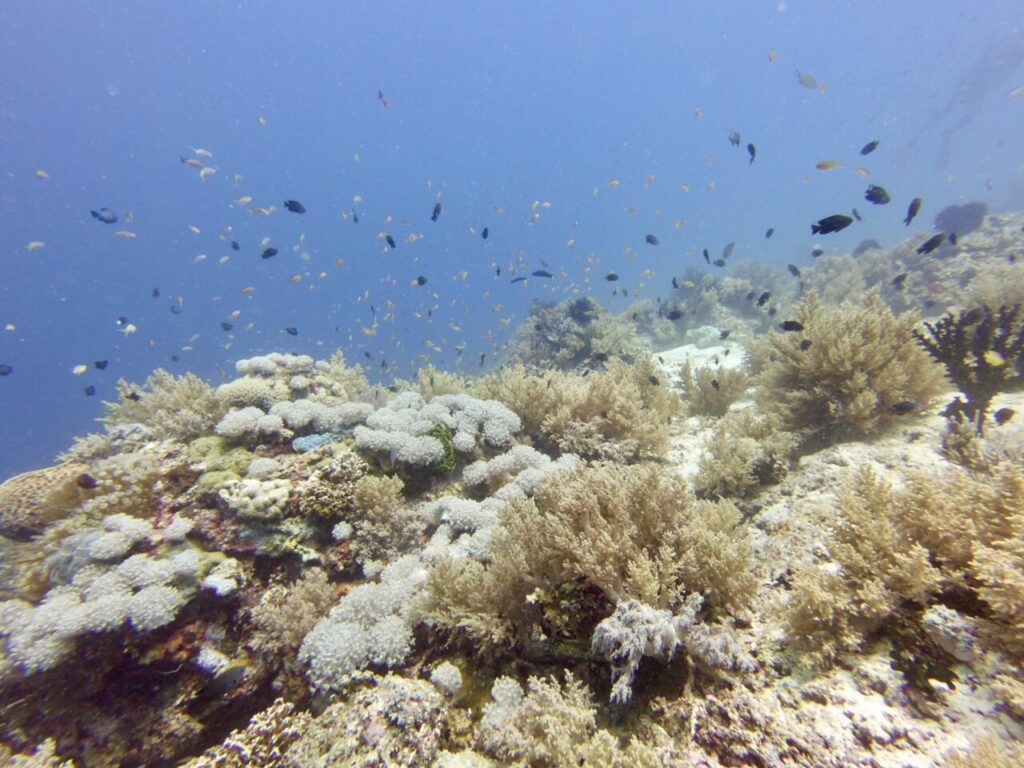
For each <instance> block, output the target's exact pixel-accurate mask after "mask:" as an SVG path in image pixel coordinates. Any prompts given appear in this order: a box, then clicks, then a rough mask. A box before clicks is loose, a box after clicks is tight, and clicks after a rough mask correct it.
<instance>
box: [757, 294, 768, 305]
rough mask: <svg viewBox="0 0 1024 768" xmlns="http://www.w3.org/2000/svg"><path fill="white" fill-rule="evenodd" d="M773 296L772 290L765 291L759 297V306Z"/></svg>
mask: <svg viewBox="0 0 1024 768" xmlns="http://www.w3.org/2000/svg"><path fill="white" fill-rule="evenodd" d="M771 297H772V294H771V291H765V292H764V293H762V294H761V295H760V296H758V297H757V306H759V307H763V306H764V305H765V304H767V303H768V299H770V298H771Z"/></svg>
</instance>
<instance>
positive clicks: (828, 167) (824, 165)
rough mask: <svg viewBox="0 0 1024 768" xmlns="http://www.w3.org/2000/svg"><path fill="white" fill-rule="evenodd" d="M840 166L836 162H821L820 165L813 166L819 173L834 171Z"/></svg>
mask: <svg viewBox="0 0 1024 768" xmlns="http://www.w3.org/2000/svg"><path fill="white" fill-rule="evenodd" d="M841 165H842V164H841V163H840V162H839V161H838V160H822V161H821V162H820V163H816V164H815V166H814V167H815V168H817V169H818V170H819V171H826V172H827V171H834V170H835V169H836V168H839V167H840V166H841Z"/></svg>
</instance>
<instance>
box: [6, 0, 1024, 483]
mask: <svg viewBox="0 0 1024 768" xmlns="http://www.w3.org/2000/svg"><path fill="white" fill-rule="evenodd" d="M1020 17H1021V14H1020V7H1019V6H1018V4H1017V3H1015V2H1012V1H1006V2H991V3H986V4H985V5H984V7H982V6H978V5H977V4H975V3H956V2H939V3H905V4H899V5H898V6H893V5H892V4H889V3H882V2H864V3H839V2H836V3H810V2H780V3H738V4H725V5H722V4H715V3H650V4H646V3H645V4H641V5H639V6H631V7H629V8H626V7H623V6H618V5H614V4H605V3H545V4H543V5H534V6H518V5H510V4H504V3H481V4H462V5H458V6H451V7H445V8H441V9H439V8H435V7H428V6H423V5H422V4H419V3H400V2H399V3H388V4H374V3H344V4H335V3H301V4H297V5H294V6H283V5H281V4H275V3H263V2H243V3H237V4H235V3H215V4H209V3H202V2H189V1H186V2H179V3H173V4H169V5H168V4H157V5H152V4H132V3H119V2H87V3H71V4H62V3H38V4H27V3H18V2H10V3H2V4H0V21H2V24H0V63H2V68H3V72H4V73H5V75H4V79H5V85H4V88H3V90H2V93H0V162H2V165H3V169H4V173H3V175H2V177H0V216H2V220H3V222H4V225H3V228H2V238H3V252H4V256H3V265H4V266H3V272H2V276H0V321H2V323H3V324H4V325H7V326H9V327H10V326H13V330H7V331H5V332H3V333H2V334H0V363H2V364H5V365H9V366H11V368H12V369H13V372H12V373H11V374H10V375H8V376H5V377H3V378H0V413H2V420H3V421H2V423H3V427H4V430H3V431H4V435H5V439H4V440H3V441H0V477H7V476H9V475H12V474H15V473H17V472H19V471H24V470H27V469H30V468H33V467H36V466H40V465H42V464H45V463H47V462H49V461H50V460H51V459H52V458H53V457H54V455H55V454H56V453H57V452H58V451H60V450H62V449H63V448H65V447H66V446H67V442H68V439H69V437H70V436H71V435H75V434H81V433H84V432H86V431H89V429H90V428H91V424H92V420H93V419H95V418H96V417H98V416H99V415H100V414H101V412H102V408H101V401H103V400H112V399H113V398H114V384H115V382H116V381H117V379H118V378H121V377H123V378H125V379H127V380H129V381H142V380H144V379H145V377H146V376H147V375H148V374H149V372H150V371H152V370H153V369H154V368H157V367H164V368H166V369H168V370H170V371H171V372H172V373H175V374H180V373H183V372H185V371H193V372H195V373H196V374H198V375H200V376H201V377H203V378H206V379H209V380H211V381H213V382H217V381H220V380H222V379H223V378H224V375H225V374H224V372H225V371H230V370H231V365H232V363H233V361H234V360H235V359H238V358H240V357H244V356H248V355H252V354H257V353H264V352H268V351H273V350H277V351H290V352H296V353H309V354H314V355H315V356H325V355H322V354H318V353H323V352H325V351H329V350H333V349H334V348H337V347H341V348H343V350H344V353H345V355H346V357H347V359H348V360H350V361H352V362H359V363H363V364H364V365H365V367H366V369H367V371H368V375H369V376H370V378H371V381H373V382H377V381H380V382H382V383H387V382H389V381H390V380H391V377H392V376H393V375H396V374H397V375H400V376H403V377H410V376H413V375H414V374H415V371H416V370H417V369H418V368H419V367H421V366H422V365H423V364H425V363H426V362H430V363H432V364H434V365H436V366H438V367H440V368H443V369H450V370H464V371H468V372H477V371H479V370H480V369H481V367H482V368H483V369H485V370H486V369H489V368H490V367H491V366H493V365H495V364H497V362H498V361H499V360H500V357H501V350H502V344H503V343H504V342H505V341H506V340H507V339H508V337H509V334H510V332H511V330H512V329H514V328H515V326H517V325H518V324H519V323H521V322H523V321H524V319H525V318H526V315H527V312H528V309H529V306H530V302H531V300H533V299H535V298H540V299H544V300H560V299H562V298H564V297H567V296H571V295H575V294H576V292H580V293H582V294H586V295H591V296H593V297H594V298H595V299H597V300H598V301H600V302H601V303H602V305H604V306H606V307H608V308H609V309H611V310H613V311H622V310H623V309H625V307H626V306H628V305H629V304H630V303H631V302H632V301H633V300H634V298H651V299H653V298H655V297H656V296H666V295H667V287H668V281H669V277H670V276H671V275H672V274H675V273H678V274H680V275H681V274H682V273H683V272H684V270H685V269H687V268H691V267H692V268H700V267H703V266H705V264H704V261H703V259H702V258H701V251H702V249H704V248H708V249H709V250H710V251H711V252H712V254H717V253H720V252H721V250H722V248H723V247H724V246H725V245H726V244H727V243H729V242H735V243H736V246H735V254H736V258H737V259H740V258H751V259H756V260H758V261H763V262H765V263H768V264H773V265H777V266H783V265H785V264H786V263H794V264H796V265H798V266H801V267H802V266H804V265H806V264H809V263H811V261H812V259H811V257H810V252H811V250H812V248H813V247H814V245H815V243H816V242H820V245H821V247H823V248H824V249H825V251H826V253H829V254H831V253H843V252H849V251H850V250H852V249H853V247H854V246H855V245H856V244H857V243H858V242H859V241H861V240H863V239H865V238H873V239H876V240H877V241H879V242H880V243H882V244H883V245H885V246H889V245H891V244H893V243H894V242H895V241H896V240H897V239H898V238H900V237H902V236H903V235H904V234H905V233H906V232H907V230H906V228H905V227H904V225H903V222H902V216H903V212H904V210H905V207H906V205H907V203H909V201H910V199H911V198H914V197H922V198H923V199H924V201H925V206H924V208H923V210H922V213H921V214H920V218H919V219H918V222H917V223H916V224H918V225H920V226H921V227H923V228H927V227H928V225H929V223H930V222H931V219H932V217H933V216H934V215H935V214H936V213H937V212H938V211H939V210H941V208H942V207H944V206H945V205H947V204H949V203H956V202H967V201H974V200H981V201H984V202H986V203H988V205H989V207H990V208H991V209H993V210H1005V209H1008V208H1013V207H1015V205H1016V204H1017V202H1018V201H1019V200H1020V199H1021V196H1022V192H1024V189H1022V186H1024V181H1022V176H1021V168H1022V152H1024V150H1022V148H1021V144H1020V142H1019V141H1018V140H1017V137H1019V134H1020V130H1021V121H1022V109H1024V102H1022V101H1021V100H1019V99H1012V98H1008V97H1007V93H1008V92H1010V91H1011V90H1012V89H1013V88H1014V87H1016V86H1017V85H1019V80H1020V76H1021V67H1022V65H1021V61H1022V60H1024V40H1022V39H1021V35H1020V32H1019V29H1018V22H1019V20H1020ZM770 54H771V55H772V57H773V58H774V60H773V61H770V60H769V56H770ZM797 71H798V72H799V73H802V74H805V75H809V76H811V77H813V78H815V79H816V81H817V83H819V84H820V91H819V89H818V88H817V87H815V88H806V87H802V86H801V84H800V82H799V80H798V79H797V78H796V77H795V76H794V73H795V72H797ZM378 91H380V92H381V93H382V94H383V95H384V97H385V98H386V100H387V103H388V105H387V106H384V104H383V102H382V101H380V100H378V98H377V94H378ZM698 115H699V116H698ZM732 131H736V132H738V133H739V134H740V136H741V140H742V143H741V144H740V146H739V147H733V146H731V145H730V144H729V142H728V140H727V137H728V136H729V134H730V132H732ZM873 139H878V140H879V141H880V146H879V149H878V150H876V151H875V153H873V154H872V155H870V156H868V157H863V158H862V157H860V156H859V155H858V150H859V149H860V148H861V146H862V145H864V144H865V143H867V142H868V141H870V140H873ZM748 142H750V143H753V144H755V145H756V148H757V159H756V161H754V162H753V163H750V162H749V159H748V155H747V152H746V151H744V147H745V145H746V144H747V143H748ZM194 148H202V149H205V150H208V151H209V152H211V153H212V157H209V158H206V157H202V156H196V155H194V154H193V149H194ZM183 157H184V158H193V159H197V160H199V161H201V162H202V163H203V165H208V166H210V167H212V168H214V169H216V173H215V174H214V175H211V176H209V177H207V178H204V179H201V178H200V177H199V172H198V170H197V169H196V168H193V167H190V166H188V165H185V164H183V163H182V162H181V160H180V159H179V158H183ZM827 159H834V160H836V161H841V162H842V167H840V168H838V169H835V170H833V171H830V172H825V173H823V172H820V171H818V170H816V168H815V164H816V163H818V162H819V161H823V160H827ZM857 167H864V168H866V169H868V170H870V172H871V177H870V179H867V180H865V179H862V178H860V177H858V176H857V175H856V174H855V173H854V170H855V168H857ZM36 171H43V172H44V173H45V174H46V176H47V178H45V179H40V178H37V175H36ZM612 180H617V181H619V182H620V184H619V186H618V187H617V188H616V189H610V188H609V182H610V181H612ZM869 181H870V182H874V183H878V184H881V185H883V186H885V187H886V189H888V191H889V193H890V194H891V195H892V196H893V200H894V202H893V204H892V205H890V206H888V207H887V208H873V207H872V206H871V205H869V204H867V203H864V202H863V201H862V200H861V199H860V198H861V195H862V190H863V188H864V187H865V186H866V184H867V183H868V182H869ZM648 182H649V183H648ZM681 185H687V188H688V191H684V189H683V188H682V186H681ZM244 197H251V198H252V202H251V203H248V204H238V203H234V202H233V201H235V200H238V199H239V198H244ZM357 197H358V198H359V199H360V200H361V201H360V202H358V203H354V202H353V201H354V199H356V198H357ZM285 199H296V200H298V201H300V202H301V203H302V204H303V205H304V206H305V207H306V209H307V212H306V213H305V214H303V215H295V214H291V213H289V212H288V211H285V210H284V209H283V208H282V201H283V200H285ZM438 201H440V202H441V203H442V205H443V214H442V216H441V217H440V219H439V220H438V221H437V222H431V221H430V214H431V210H432V207H433V205H434V203H435V202H438ZM535 201H540V202H543V203H545V204H546V203H550V207H549V208H548V207H545V208H543V209H539V212H540V215H539V217H537V218H536V221H534V222H533V223H531V218H532V216H533V213H534V211H532V210H531V205H532V204H533V203H534V202H535ZM858 201H859V202H860V210H861V212H862V213H863V214H864V218H865V220H864V222H863V223H861V224H858V225H857V226H855V227H851V228H849V229H848V230H847V231H845V232H840V233H838V234H836V235H832V236H831V237H829V238H825V239H815V238H812V237H811V234H810V230H809V225H810V224H811V223H812V222H814V221H816V220H818V219H820V218H821V217H823V216H825V215H828V214H831V213H835V212H843V213H848V212H849V208H850V207H851V205H857V203H858ZM256 206H262V207H267V206H274V207H276V209H277V210H276V211H275V212H274V213H273V215H271V216H269V217H267V216H264V215H260V214H255V215H254V214H252V213H250V212H249V209H250V208H252V207H256ZM101 207H106V208H108V209H110V210H112V211H114V212H115V213H117V214H118V215H120V216H121V217H122V218H121V221H119V222H118V223H116V224H114V225H110V226H108V225H106V224H103V223H101V222H99V221H97V220H95V219H92V218H91V217H90V215H89V211H90V210H98V209H100V208H101ZM497 207H500V209H501V212H500V213H499V212H498V211H497ZM353 209H354V210H356V211H357V212H358V215H359V217H360V221H359V223H358V224H355V223H353V221H352V220H351V219H350V220H347V221H346V220H343V219H342V218H341V214H343V213H344V214H348V213H349V212H351V211H352V210H353ZM868 209H871V210H868ZM630 211H635V212H632V213H631V212H630ZM129 212H130V213H131V214H133V216H134V220H133V221H132V222H131V223H130V224H129V223H125V222H124V217H125V215H126V214H128V213H129ZM679 219H682V220H684V221H685V224H684V225H682V226H681V227H680V228H678V229H677V228H676V227H675V223H676V222H677V220H679ZM190 225H191V226H193V227H195V228H196V229H197V230H198V233H195V234H194V233H193V232H192V231H190V229H189V227H190ZM484 227H487V228H488V230H489V238H488V239H487V240H486V241H484V240H482V239H481V237H480V234H479V233H480V232H481V231H482V230H483V228H484ZM769 227H771V228H774V230H775V232H774V236H773V237H772V238H771V239H770V240H766V239H765V237H764V233H765V231H766V230H767V229H768V228H769ZM228 228H230V230H229V229H228ZM115 230H118V231H119V230H129V231H130V232H132V233H133V234H135V235H137V237H134V238H130V239H129V238H121V237H115V236H113V232H114V231H115ZM384 231H388V232H390V233H392V234H393V235H394V238H395V240H396V242H397V244H398V247H397V248H396V249H394V250H390V249H389V248H388V247H387V246H386V245H385V243H384V241H383V240H382V239H380V238H379V237H378V233H381V232H384ZM226 232H227V233H228V234H224V233H226ZM647 233H654V234H656V236H657V237H658V239H659V241H660V245H659V246H658V247H656V248H655V247H650V246H647V245H646V244H645V242H644V236H645V234H647ZM409 235H418V236H422V239H420V240H417V241H416V242H415V243H406V242H405V240H406V238H407V236H409ZM264 238H269V241H268V242H269V245H271V246H273V247H277V248H278V249H279V251H280V253H279V255H278V256H276V257H274V258H272V259H268V260H263V259H261V258H260V253H261V252H262V251H263V250H264V246H261V242H262V241H263V240H264ZM231 240H236V241H237V242H238V243H239V245H240V250H239V251H233V250H231V248H230V241H231ZM570 240H573V241H574V244H573V247H572V248H569V247H567V242H568V241H570ZM33 242H42V243H45V246H43V247H40V248H38V250H28V249H27V246H28V244H29V243H33ZM224 257H230V260H228V261H226V262H225V263H220V262H221V259H223V258H224ZM197 262H198V263H197ZM542 263H543V264H547V265H549V266H548V267H547V269H548V271H550V272H552V273H553V274H554V275H556V277H555V279H552V280H544V279H534V280H530V281H527V282H526V283H525V284H523V283H517V284H509V279H510V278H511V277H514V276H516V275H522V274H528V273H529V272H530V271H532V270H534V269H538V268H542ZM498 266H500V267H501V268H502V274H501V276H500V277H498V276H496V274H495V269H496V267H498ZM711 269H713V267H712V268H711ZM610 270H614V271H616V272H618V273H619V274H620V275H621V281H620V282H619V283H617V284H615V285H612V284H610V283H607V282H605V281H604V280H602V276H603V275H604V274H605V272H607V271H610ZM648 270H649V272H647V271H648ZM321 273H326V274H324V275H323V276H321ZM293 275H299V276H301V277H300V278H296V279H297V282H290V281H289V278H290V277H291V276H293ZM421 275H422V276H424V277H426V278H427V279H428V281H429V282H428V283H427V284H426V285H423V286H415V285H412V284H411V283H412V281H414V280H415V279H416V278H417V277H419V276H421ZM247 286H251V287H252V288H254V289H255V290H254V292H253V293H251V294H241V293H240V291H241V290H242V289H243V288H245V287H247ZM621 287H625V288H627V290H628V291H629V296H628V297H626V296H623V295H622V291H621V290H619V291H618V292H617V295H613V291H614V290H615V289H616V288H621ZM154 289H157V290H158V291H159V297H154V296H153V293H154ZM179 302H180V307H178V310H180V314H173V313H172V311H171V308H172V306H174V305H176V304H178V303H179ZM371 305H373V307H374V309H375V310H376V313H377V314H376V319H377V320H378V321H380V320H381V319H382V318H383V316H384V315H385V314H386V313H387V314H389V317H388V320H387V321H386V322H379V323H378V325H377V326H376V327H375V330H374V335H373V336H367V335H365V334H364V333H363V332H362V330H361V329H363V328H374V316H373V314H372V312H371V309H370V307H371ZM178 310H176V311H178ZM236 310H240V312H241V314H240V315H238V317H237V318H230V317H229V315H230V314H231V313H232V312H234V311H236ZM428 312H429V313H430V316H429V317H428ZM122 317H123V318H126V320H127V321H128V322H130V323H131V324H133V325H134V326H135V327H136V328H137V332H135V333H133V334H130V335H126V334H124V333H123V330H124V328H123V325H122V326H119V325H118V318H122ZM222 322H230V323H231V324H232V325H233V329H232V330H231V331H225V330H222V328H221V326H220V323H222ZM285 328H294V329H296V330H297V331H298V335H297V336H294V337H293V336H289V335H288V334H287V333H286V332H285V331H284V329H285ZM456 329H458V330H456ZM428 341H429V342H430V344H431V345H430V346H426V344H427V342H428ZM456 347H464V352H461V353H459V352H457V351H456ZM364 352H365V353H370V354H371V355H372V356H373V360H372V361H371V360H369V359H367V358H365V357H364ZM481 354H485V355H486V358H485V360H484V363H483V365H482V366H481V365H480V359H481V357H480V356H481ZM382 359H383V360H386V361H387V364H388V369H387V370H386V371H385V370H382V368H381V360H382ZM98 360H107V361H109V366H108V367H107V368H106V369H105V370H97V369H95V368H93V363H94V361H98ZM80 364H81V365H86V366H89V368H90V370H89V371H88V372H87V373H85V374H83V375H80V376H75V375H72V374H71V370H72V369H73V368H74V366H76V365H80ZM88 386H94V387H95V392H96V394H95V396H92V397H89V396H86V395H84V393H83V392H84V389H85V388H86V387H88Z"/></svg>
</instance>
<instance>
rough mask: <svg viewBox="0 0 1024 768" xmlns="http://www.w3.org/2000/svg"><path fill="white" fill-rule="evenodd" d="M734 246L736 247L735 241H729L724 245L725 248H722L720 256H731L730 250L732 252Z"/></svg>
mask: <svg viewBox="0 0 1024 768" xmlns="http://www.w3.org/2000/svg"><path fill="white" fill-rule="evenodd" d="M735 248H736V243H734V242H733V243H729V244H728V245H726V246H725V248H724V249H723V250H722V258H723V259H728V258H729V257H730V256H732V252H733V250H735Z"/></svg>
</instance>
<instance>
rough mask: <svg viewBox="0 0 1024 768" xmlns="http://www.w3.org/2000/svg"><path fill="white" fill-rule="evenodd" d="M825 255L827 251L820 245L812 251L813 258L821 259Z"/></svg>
mask: <svg viewBox="0 0 1024 768" xmlns="http://www.w3.org/2000/svg"><path fill="white" fill-rule="evenodd" d="M824 255H825V249H824V248H822V247H821V246H820V245H816V246H814V247H813V248H812V249H811V258H814V259H820V258H821V257H822V256H824Z"/></svg>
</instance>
